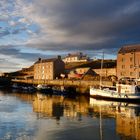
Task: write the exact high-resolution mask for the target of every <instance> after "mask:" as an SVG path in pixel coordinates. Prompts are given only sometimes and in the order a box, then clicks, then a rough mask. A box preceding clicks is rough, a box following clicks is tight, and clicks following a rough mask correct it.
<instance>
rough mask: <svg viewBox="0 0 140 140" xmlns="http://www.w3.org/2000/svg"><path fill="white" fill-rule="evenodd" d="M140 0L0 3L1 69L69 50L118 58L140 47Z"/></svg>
mask: <svg viewBox="0 0 140 140" xmlns="http://www.w3.org/2000/svg"><path fill="white" fill-rule="evenodd" d="M139 7H140V1H139V0H0V71H15V70H18V69H21V68H22V67H27V66H30V65H31V64H33V63H34V62H35V61H36V60H37V59H38V57H42V58H50V57H54V56H57V55H58V54H59V55H63V56H64V55H66V54H67V53H70V52H79V51H81V52H84V53H86V54H88V55H89V56H90V57H93V58H94V57H100V52H101V51H104V52H105V56H106V57H107V58H116V54H117V51H118V49H119V48H120V47H122V46H123V45H126V44H138V43H140V8H139Z"/></svg>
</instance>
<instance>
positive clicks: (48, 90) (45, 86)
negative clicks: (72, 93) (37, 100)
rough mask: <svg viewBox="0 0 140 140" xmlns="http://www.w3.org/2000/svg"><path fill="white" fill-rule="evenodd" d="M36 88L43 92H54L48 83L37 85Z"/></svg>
mask: <svg viewBox="0 0 140 140" xmlns="http://www.w3.org/2000/svg"><path fill="white" fill-rule="evenodd" d="M36 89H37V90H38V91H40V92H43V93H52V88H51V87H49V86H47V85H41V84H39V85H37V87H36Z"/></svg>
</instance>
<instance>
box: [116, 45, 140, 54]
mask: <svg viewBox="0 0 140 140" xmlns="http://www.w3.org/2000/svg"><path fill="white" fill-rule="evenodd" d="M131 52H140V44H137V45H127V46H124V47H122V48H121V49H120V50H119V52H118V53H131Z"/></svg>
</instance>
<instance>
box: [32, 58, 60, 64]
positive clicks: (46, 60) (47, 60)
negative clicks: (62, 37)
mask: <svg viewBox="0 0 140 140" xmlns="http://www.w3.org/2000/svg"><path fill="white" fill-rule="evenodd" d="M57 59H58V58H50V59H41V60H38V61H36V62H35V64H38V63H46V62H54V61H56V60H57Z"/></svg>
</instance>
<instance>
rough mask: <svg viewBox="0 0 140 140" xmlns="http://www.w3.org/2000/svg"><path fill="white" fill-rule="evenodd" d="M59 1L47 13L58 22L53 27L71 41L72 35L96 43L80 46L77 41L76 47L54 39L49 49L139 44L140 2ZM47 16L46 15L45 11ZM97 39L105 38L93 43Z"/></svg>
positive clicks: (105, 47)
mask: <svg viewBox="0 0 140 140" xmlns="http://www.w3.org/2000/svg"><path fill="white" fill-rule="evenodd" d="M58 1H59V2H58V3H57V4H55V3H51V2H50V5H49V6H50V7H49V6H48V13H47V14H48V15H49V17H51V18H50V19H51V21H52V22H54V23H55V26H54V28H55V29H59V30H61V31H65V32H66V36H67V37H69V39H70V38H71V37H73V36H82V37H85V38H90V39H91V40H92V39H93V42H89V41H88V40H87V41H86V40H85V43H77V42H76V41H75V45H73V44H69V43H62V44H59V43H58V44H57V42H55V40H54V42H55V43H54V44H53V43H52V44H47V43H46V46H47V47H46V48H47V49H49V48H50V49H54V50H55V49H56V48H58V49H59V46H60V45H61V46H60V48H61V49H62V50H63V49H66V50H71V49H72V48H73V49H74V48H76V49H77V50H78V49H80V50H81V49H83V50H84V49H85V50H86V49H92V48H93V49H94V48H96V49H97V48H100V49H101V48H102V49H108V48H111V47H112V48H114V47H116V48H119V47H121V46H122V45H125V44H127V43H140V26H139V24H140V18H139V17H140V8H139V7H140V2H139V1H137V0H133V1H132V0H123V1H122V0H117V1H116V0H112V1H110V0H106V1H104V0H100V1H99V0H86V1H81V0H76V1H75V0H68V1H62V0H58ZM43 9H44V8H43ZM42 11H43V10H42ZM46 11H47V10H46ZM43 12H44V11H43ZM43 12H42V13H43ZM44 14H46V13H45V12H44ZM98 39H101V40H102V39H103V41H101V42H98V43H94V40H98ZM56 45H58V47H56ZM70 46H71V47H70ZM44 48H45V47H44Z"/></svg>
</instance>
